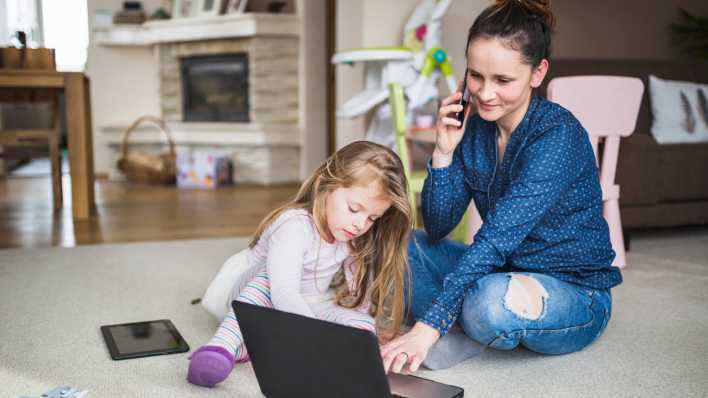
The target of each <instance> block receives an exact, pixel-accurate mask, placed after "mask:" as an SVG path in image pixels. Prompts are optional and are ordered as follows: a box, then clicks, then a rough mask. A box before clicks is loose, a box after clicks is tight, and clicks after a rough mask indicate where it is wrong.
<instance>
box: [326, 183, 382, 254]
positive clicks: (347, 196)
mask: <svg viewBox="0 0 708 398" xmlns="http://www.w3.org/2000/svg"><path fill="white" fill-rule="evenodd" d="M389 207H391V201H390V200H389V199H387V198H386V197H385V196H384V195H383V191H382V190H381V186H380V184H379V183H378V182H377V181H374V182H371V183H369V184H368V185H352V186H350V187H348V188H344V187H340V188H337V189H335V190H334V191H332V192H330V193H329V194H327V197H326V198H325V216H326V219H327V227H328V228H329V232H330V234H331V235H332V236H333V237H334V239H335V240H336V241H340V242H346V241H350V240H352V239H354V238H356V237H358V236H361V235H363V234H365V233H366V231H368V230H369V228H371V226H372V225H373V224H374V222H375V221H376V220H377V219H378V218H379V217H381V216H382V215H383V214H384V213H385V212H386V210H388V208H389Z"/></svg>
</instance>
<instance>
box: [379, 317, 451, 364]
mask: <svg viewBox="0 0 708 398" xmlns="http://www.w3.org/2000/svg"><path fill="white" fill-rule="evenodd" d="M439 338H440V332H438V331H437V330H436V329H434V328H432V327H430V326H428V325H426V324H424V323H422V322H416V324H415V325H414V326H413V328H412V329H411V330H410V331H409V332H408V333H406V334H404V335H402V336H399V337H396V338H395V339H393V340H391V341H390V342H389V343H388V344H386V345H384V346H383V347H381V357H382V358H383V361H384V370H385V371H386V373H388V371H389V369H390V370H392V371H393V372H395V373H400V372H401V370H403V367H404V366H405V365H406V364H408V369H409V370H410V371H411V372H415V371H416V370H418V367H420V364H421V363H422V362H423V360H424V359H425V357H426V356H428V350H430V347H432V346H433V344H434V343H435V342H436V341H438V339H439Z"/></svg>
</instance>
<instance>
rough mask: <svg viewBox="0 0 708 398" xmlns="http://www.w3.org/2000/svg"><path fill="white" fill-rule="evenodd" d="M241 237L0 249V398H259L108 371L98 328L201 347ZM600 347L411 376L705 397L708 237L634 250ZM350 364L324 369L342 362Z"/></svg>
mask: <svg viewBox="0 0 708 398" xmlns="http://www.w3.org/2000/svg"><path fill="white" fill-rule="evenodd" d="M244 245H245V241H244V240H236V239H233V240H229V239H221V240H201V241H177V242H158V243H137V244H114V245H98V246H83V247H79V248H75V249H43V250H4V251H0V396H2V397H16V396H18V395H25V394H26V395H34V396H39V395H40V394H41V393H42V392H45V391H47V390H49V389H50V388H52V387H55V386H58V385H71V386H74V387H76V388H80V389H86V390H89V394H88V395H87V397H204V396H210V397H211V396H213V397H232V398H233V397H258V396H260V391H259V388H258V385H257V382H256V379H255V376H254V374H253V371H252V368H251V367H250V365H247V364H246V365H238V367H237V369H236V370H235V371H234V373H233V374H232V375H231V377H230V378H229V379H228V380H227V381H226V382H225V383H224V384H223V385H221V386H220V387H219V388H217V389H214V390H206V389H203V388H200V387H195V386H192V385H190V384H188V383H187V382H186V381H185V375H186V369H187V355H186V354H179V355H168V356H161V357H152V358H143V359H135V360H126V361H112V360H111V359H110V357H109V355H108V351H107V350H106V348H105V345H104V343H103V340H102V337H101V334H100V332H99V326H100V325H103V324H110V323H122V322H131V321H141V320H150V319H159V318H169V319H171V320H172V321H173V322H174V324H175V325H176V326H177V328H178V329H179V330H180V331H181V332H182V334H183V336H184V337H185V338H186V340H187V341H188V342H189V344H190V345H191V346H192V348H196V347H198V346H199V345H201V344H203V343H204V342H206V341H207V340H208V338H209V337H210V336H211V335H212V333H213V331H214V330H215V328H216V326H217V325H216V322H215V321H213V320H212V319H211V318H210V317H209V316H208V315H207V314H206V313H205V312H204V311H203V310H202V309H201V307H199V306H192V305H190V304H189V301H190V300H191V299H193V298H195V297H199V296H200V295H201V294H202V293H203V289H204V288H205V286H206V285H207V283H208V282H209V280H210V278H211V277H212V275H213V274H214V273H215V272H216V270H217V269H218V267H219V266H220V264H221V262H222V261H223V260H224V259H226V258H227V257H228V256H229V255H230V254H232V253H234V252H236V251H237V250H239V249H240V248H242V247H244ZM632 245H633V247H632V252H631V253H630V255H629V263H630V266H629V268H628V269H627V270H626V271H625V272H624V276H625V283H624V284H623V285H621V287H619V288H617V289H615V290H614V291H613V292H614V298H615V304H614V305H615V308H614V316H613V319H612V321H610V324H609V326H608V329H607V331H606V333H605V334H604V336H603V337H602V338H601V339H600V340H599V341H598V342H596V343H595V344H593V345H592V346H590V347H589V348H587V349H585V350H584V351H582V352H579V353H576V354H572V355H565V356H557V357H547V356H539V355H535V354H533V353H530V352H527V351H524V350H516V351H513V352H500V351H494V350H488V351H486V352H485V353H484V354H483V355H482V356H480V357H477V358H474V359H472V360H469V361H467V362H465V363H463V364H461V365H459V366H457V367H455V368H452V369H448V370H444V371H437V372H430V371H423V372H420V374H421V375H422V376H424V377H429V378H433V379H437V380H441V381H443V382H447V383H451V384H456V385H460V386H462V387H464V388H465V392H466V394H465V396H468V397H505V398H508V397H516V396H525V397H535V396H544V397H560V396H593V397H596V396H612V397H638V396H642V397H646V396H667V397H668V396H672V397H705V396H707V395H708V348H707V347H706V342H707V341H708V339H707V338H706V331H708V289H707V288H706V284H707V282H708V260H707V259H708V232H706V231H705V230H698V231H695V230H694V231H692V232H690V231H689V232H688V233H680V234H678V235H675V234H674V235H672V234H663V235H650V236H646V237H641V238H639V239H636V240H635V241H633V242H632ZM345 360H346V358H333V359H332V363H333V366H336V362H337V361H345Z"/></svg>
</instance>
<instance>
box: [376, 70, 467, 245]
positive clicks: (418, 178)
mask: <svg viewBox="0 0 708 398" xmlns="http://www.w3.org/2000/svg"><path fill="white" fill-rule="evenodd" d="M388 88H389V104H390V105H391V120H392V121H393V131H394V134H395V135H396V149H397V150H398V156H399V157H400V158H401V162H402V163H403V168H404V169H405V173H406V179H407V180H408V200H409V202H410V204H411V209H413V212H414V227H415V228H418V227H420V223H419V222H418V216H417V215H418V207H417V203H418V199H417V198H418V195H419V194H420V193H421V192H423V183H424V182H425V178H426V177H427V176H428V172H427V171H426V170H413V167H412V164H413V163H412V160H411V158H410V154H409V151H408V137H407V134H406V132H407V131H408V123H407V122H406V102H405V97H404V95H403V88H402V87H401V85H400V84H398V83H390V84H389V86H388ZM470 206H471V207H474V203H471V204H470ZM469 213H470V212H469V211H468V212H466V213H465V215H464V216H463V218H462V220H461V221H460V222H459V224H458V225H457V227H455V229H454V230H453V231H452V233H451V234H450V237H451V238H452V239H454V240H458V241H460V242H465V243H471V236H470V231H469V229H468V228H467V225H468V223H469V221H468V217H469Z"/></svg>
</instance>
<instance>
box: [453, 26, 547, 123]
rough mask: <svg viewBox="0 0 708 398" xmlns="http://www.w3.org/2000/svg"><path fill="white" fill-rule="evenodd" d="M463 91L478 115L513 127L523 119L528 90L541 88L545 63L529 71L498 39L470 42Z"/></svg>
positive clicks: (516, 54)
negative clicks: (464, 88)
mask: <svg viewBox="0 0 708 398" xmlns="http://www.w3.org/2000/svg"><path fill="white" fill-rule="evenodd" d="M467 65H468V66H467V77H466V78H467V89H468V90H469V91H470V94H471V95H472V98H473V99H474V101H475V103H476V104H477V109H478V111H479V116H480V117H481V118H482V119H484V120H487V121H490V122H498V123H502V124H511V125H513V126H516V124H518V123H519V122H521V119H523V117H524V114H525V113H526V109H527V108H528V103H529V101H530V99H531V90H532V89H533V88H535V87H538V86H540V85H541V82H543V78H544V77H545V75H546V70H547V69H548V61H546V60H545V59H544V60H543V61H542V62H541V64H540V65H539V66H538V67H536V68H533V67H531V66H529V65H528V64H526V63H524V62H523V59H522V55H521V53H520V52H519V51H516V50H514V49H512V48H509V47H508V46H506V45H504V43H502V41H501V40H500V39H498V38H477V39H474V40H473V41H472V42H471V43H470V46H469V48H468V50H467Z"/></svg>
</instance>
